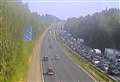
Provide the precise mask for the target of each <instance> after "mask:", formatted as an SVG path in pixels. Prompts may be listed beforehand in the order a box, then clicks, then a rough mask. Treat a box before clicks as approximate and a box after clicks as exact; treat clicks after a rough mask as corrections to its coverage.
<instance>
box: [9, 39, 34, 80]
mask: <svg viewBox="0 0 120 82" xmlns="http://www.w3.org/2000/svg"><path fill="white" fill-rule="evenodd" d="M23 45H24V48H23V50H22V51H21V52H22V54H24V56H22V58H19V60H17V61H16V62H19V63H17V64H18V65H17V70H16V71H15V73H14V75H13V76H12V77H11V79H10V80H9V82H23V81H24V80H26V77H27V72H28V67H29V63H28V59H29V57H30V56H31V55H32V54H31V52H32V49H33V47H34V42H33V41H30V42H24V43H23Z"/></svg>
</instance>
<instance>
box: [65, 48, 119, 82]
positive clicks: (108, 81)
mask: <svg viewBox="0 0 120 82" xmlns="http://www.w3.org/2000/svg"><path fill="white" fill-rule="evenodd" d="M63 47H64V52H65V54H66V55H67V56H68V57H69V58H70V59H71V60H72V61H73V62H74V63H76V64H78V65H80V66H81V67H82V68H84V69H85V70H86V71H87V72H88V73H89V74H91V75H92V76H93V77H94V78H95V79H96V81H98V82H117V81H116V80H114V79H112V78H111V77H109V76H108V75H107V74H106V73H104V72H102V71H101V70H100V69H99V68H97V67H95V66H94V65H92V64H91V63H90V62H89V61H88V60H86V59H84V58H83V57H81V56H80V55H79V54H77V53H75V52H74V51H72V50H71V49H70V48H68V47H67V46H63Z"/></svg>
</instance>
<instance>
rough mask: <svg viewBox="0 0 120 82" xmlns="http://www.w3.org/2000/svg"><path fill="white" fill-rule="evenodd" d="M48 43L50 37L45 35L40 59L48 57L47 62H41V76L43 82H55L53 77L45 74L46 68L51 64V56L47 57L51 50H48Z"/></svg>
mask: <svg viewBox="0 0 120 82" xmlns="http://www.w3.org/2000/svg"><path fill="white" fill-rule="evenodd" d="M48 41H50V35H49V34H46V36H45V39H44V41H43V45H42V48H43V49H42V58H43V57H44V56H48V58H49V61H42V65H43V76H44V81H45V82H56V81H55V78H54V76H49V75H47V74H46V73H47V69H48V66H50V64H52V61H50V60H51V56H49V54H52V53H51V50H50V49H49V42H48Z"/></svg>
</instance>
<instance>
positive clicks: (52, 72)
mask: <svg viewBox="0 0 120 82" xmlns="http://www.w3.org/2000/svg"><path fill="white" fill-rule="evenodd" d="M54 74H55V72H54V69H53V67H48V69H47V75H54Z"/></svg>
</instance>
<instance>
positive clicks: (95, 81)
mask: <svg viewBox="0 0 120 82" xmlns="http://www.w3.org/2000/svg"><path fill="white" fill-rule="evenodd" d="M76 66H78V67H79V68H80V69H82V70H83V71H84V72H85V73H86V74H87V75H89V76H90V78H92V79H93V80H94V82H98V81H97V80H96V79H95V78H94V77H93V76H92V75H91V74H90V73H88V72H87V71H86V70H85V69H84V68H82V67H81V66H80V65H78V64H76Z"/></svg>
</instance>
